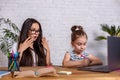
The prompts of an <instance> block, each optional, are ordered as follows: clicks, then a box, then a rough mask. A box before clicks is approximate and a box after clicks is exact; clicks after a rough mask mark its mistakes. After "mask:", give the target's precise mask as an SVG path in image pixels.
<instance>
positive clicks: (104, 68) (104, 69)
mask: <svg viewBox="0 0 120 80" xmlns="http://www.w3.org/2000/svg"><path fill="white" fill-rule="evenodd" d="M78 69H79V70H86V71H97V72H110V71H111V70H110V69H109V68H108V66H107V65H100V66H89V67H83V68H78Z"/></svg>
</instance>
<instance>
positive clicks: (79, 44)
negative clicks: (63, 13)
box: [71, 36, 87, 54]
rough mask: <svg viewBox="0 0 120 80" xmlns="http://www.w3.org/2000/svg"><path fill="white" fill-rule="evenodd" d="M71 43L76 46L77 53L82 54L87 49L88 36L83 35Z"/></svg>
mask: <svg viewBox="0 0 120 80" xmlns="http://www.w3.org/2000/svg"><path fill="white" fill-rule="evenodd" d="M71 44H72V46H73V48H74V51H75V52H76V53H77V54H80V53H82V52H83V51H84V50H85V49H86V44H87V38H86V36H81V37H79V38H77V39H76V40H75V41H74V42H72V43H71Z"/></svg>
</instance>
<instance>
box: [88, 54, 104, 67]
mask: <svg viewBox="0 0 120 80" xmlns="http://www.w3.org/2000/svg"><path fill="white" fill-rule="evenodd" d="M88 58H89V59H90V60H91V63H90V64H89V65H100V64H102V61H101V60H100V59H99V58H97V57H95V56H93V55H91V54H89V56H88Z"/></svg>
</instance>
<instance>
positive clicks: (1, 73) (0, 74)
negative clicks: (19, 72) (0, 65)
mask: <svg viewBox="0 0 120 80" xmlns="http://www.w3.org/2000/svg"><path fill="white" fill-rule="evenodd" d="M7 74H10V71H4V70H0V78H2V76H4V75H7Z"/></svg>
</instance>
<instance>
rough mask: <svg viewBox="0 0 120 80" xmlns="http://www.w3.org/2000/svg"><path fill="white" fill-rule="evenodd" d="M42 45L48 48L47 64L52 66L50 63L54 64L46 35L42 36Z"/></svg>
mask: <svg viewBox="0 0 120 80" xmlns="http://www.w3.org/2000/svg"><path fill="white" fill-rule="evenodd" d="M42 45H43V47H44V48H45V50H46V64H47V66H50V65H52V64H51V59H50V48H49V46H48V42H47V41H46V38H45V37H43V38H42Z"/></svg>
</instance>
